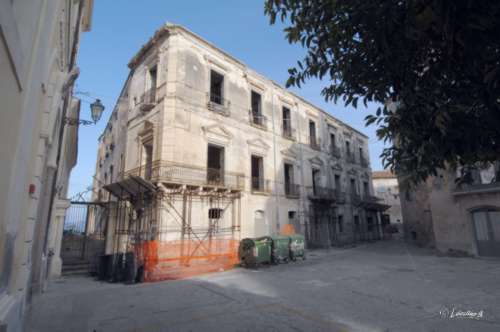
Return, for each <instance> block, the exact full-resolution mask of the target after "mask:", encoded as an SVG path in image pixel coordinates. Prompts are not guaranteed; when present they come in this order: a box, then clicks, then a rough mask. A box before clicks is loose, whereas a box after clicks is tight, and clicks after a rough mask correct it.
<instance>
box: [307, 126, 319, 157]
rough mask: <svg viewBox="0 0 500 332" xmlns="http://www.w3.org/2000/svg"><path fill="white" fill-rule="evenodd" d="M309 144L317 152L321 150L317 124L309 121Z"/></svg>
mask: <svg viewBox="0 0 500 332" xmlns="http://www.w3.org/2000/svg"><path fill="white" fill-rule="evenodd" d="M309 144H310V146H311V148H313V149H315V150H318V149H319V144H318V139H317V137H316V123H315V122H314V121H312V120H309Z"/></svg>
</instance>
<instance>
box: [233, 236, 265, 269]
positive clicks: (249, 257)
mask: <svg viewBox="0 0 500 332" xmlns="http://www.w3.org/2000/svg"><path fill="white" fill-rule="evenodd" d="M271 244H272V239H271V238H270V237H269V236H264V237H259V238H256V239H251V238H246V239H243V240H241V241H240V247H239V256H240V261H241V265H242V266H245V267H254V266H258V265H261V264H265V263H271Z"/></svg>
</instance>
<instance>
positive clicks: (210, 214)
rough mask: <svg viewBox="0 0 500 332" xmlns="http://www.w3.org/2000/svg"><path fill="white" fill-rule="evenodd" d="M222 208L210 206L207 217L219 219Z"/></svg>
mask: <svg viewBox="0 0 500 332" xmlns="http://www.w3.org/2000/svg"><path fill="white" fill-rule="evenodd" d="M223 212H224V210H222V209H219V208H211V209H209V210H208V218H209V219H220V218H222V213H223Z"/></svg>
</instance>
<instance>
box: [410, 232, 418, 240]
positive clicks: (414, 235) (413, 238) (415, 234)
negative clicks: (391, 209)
mask: <svg viewBox="0 0 500 332" xmlns="http://www.w3.org/2000/svg"><path fill="white" fill-rule="evenodd" d="M411 239H412V240H416V239H417V232H415V231H412V232H411Z"/></svg>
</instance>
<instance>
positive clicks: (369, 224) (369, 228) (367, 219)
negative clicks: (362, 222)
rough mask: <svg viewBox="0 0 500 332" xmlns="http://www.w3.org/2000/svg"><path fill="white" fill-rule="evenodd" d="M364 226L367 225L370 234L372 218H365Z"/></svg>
mask: <svg viewBox="0 0 500 332" xmlns="http://www.w3.org/2000/svg"><path fill="white" fill-rule="evenodd" d="M366 225H367V230H368V232H372V231H373V218H372V217H367V218H366Z"/></svg>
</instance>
